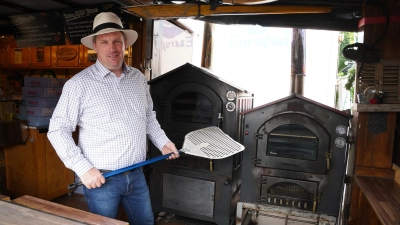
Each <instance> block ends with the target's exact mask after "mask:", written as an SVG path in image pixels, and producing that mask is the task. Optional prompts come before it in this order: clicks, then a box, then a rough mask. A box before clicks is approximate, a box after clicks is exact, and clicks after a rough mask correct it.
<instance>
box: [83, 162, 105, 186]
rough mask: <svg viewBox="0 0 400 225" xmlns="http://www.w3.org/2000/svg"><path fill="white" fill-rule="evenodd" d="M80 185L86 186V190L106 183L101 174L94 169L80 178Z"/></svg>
mask: <svg viewBox="0 0 400 225" xmlns="http://www.w3.org/2000/svg"><path fill="white" fill-rule="evenodd" d="M80 178H81V181H82V184H83V185H85V186H86V188H87V189H91V188H98V187H101V185H102V184H104V183H105V182H106V179H105V178H104V176H103V174H101V173H100V171H99V170H98V169H96V168H94V167H93V168H92V169H90V170H89V171H87V172H86V173H84V174H83V175H82V176H81V177H80Z"/></svg>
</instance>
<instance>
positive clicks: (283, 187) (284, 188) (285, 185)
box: [268, 182, 308, 199]
mask: <svg viewBox="0 0 400 225" xmlns="http://www.w3.org/2000/svg"><path fill="white" fill-rule="evenodd" d="M268 193H269V194H273V195H280V196H288V197H293V198H303V199H308V193H307V191H306V190H304V188H302V187H301V186H300V185H297V184H294V183H290V182H280V183H277V184H274V185H272V186H271V187H270V189H269V190H268Z"/></svg>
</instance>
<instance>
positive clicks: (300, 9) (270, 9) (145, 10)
mask: <svg viewBox="0 0 400 225" xmlns="http://www.w3.org/2000/svg"><path fill="white" fill-rule="evenodd" d="M127 11H129V12H131V13H133V14H135V15H137V16H138V17H142V18H146V19H168V18H179V17H181V18H188V17H200V16H218V15H235V14H236V15H246V14H253V15H254V14H256V15H262V14H305V13H329V12H331V11H332V8H331V7H325V6H269V5H228V6H226V5H223V6H218V7H217V8H216V9H214V10H213V9H211V7H210V5H196V4H181V5H168V4H165V5H148V6H132V7H128V8H127Z"/></svg>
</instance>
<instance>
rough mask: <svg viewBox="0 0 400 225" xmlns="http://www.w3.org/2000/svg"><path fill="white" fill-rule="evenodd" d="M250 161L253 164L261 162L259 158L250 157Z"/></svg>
mask: <svg viewBox="0 0 400 225" xmlns="http://www.w3.org/2000/svg"><path fill="white" fill-rule="evenodd" d="M251 163H253V164H254V165H257V164H260V163H261V159H257V158H255V159H252V160H251Z"/></svg>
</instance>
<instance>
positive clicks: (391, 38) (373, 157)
mask: <svg viewBox="0 0 400 225" xmlns="http://www.w3.org/2000/svg"><path fill="white" fill-rule="evenodd" d="M380 2H382V3H383V4H385V6H386V8H387V10H388V12H389V15H390V16H400V4H399V1H397V0H381V1H380ZM384 15H385V13H384V10H382V9H381V8H380V7H379V6H378V5H375V4H364V7H363V14H362V18H373V17H382V16H384ZM360 32H363V34H364V43H365V44H367V46H372V45H373V44H374V43H376V42H377V41H378V40H379V39H380V38H381V37H382V35H383V34H384V36H383V38H382V39H381V40H380V41H379V42H378V43H377V44H376V45H375V47H374V49H379V55H380V58H381V59H399V58H400V44H399V34H400V23H399V22H391V23H389V27H388V29H387V31H386V33H385V24H384V23H377V24H366V25H364V26H362V27H360ZM376 113H379V114H380V115H381V116H382V115H385V116H386V119H385V120H383V121H380V126H383V127H384V126H386V129H385V130H384V131H382V132H378V133H377V132H373V131H371V129H369V128H368V126H369V123H371V122H372V121H373V118H375V117H374V116H375V115H376ZM397 115H398V113H397V112H379V110H377V112H354V120H353V128H354V129H356V132H355V144H356V152H355V165H354V166H355V171H354V174H355V176H357V175H359V176H371V177H379V178H384V179H395V177H396V179H399V178H397V177H398V176H397V175H396V176H395V170H394V168H395V167H396V165H394V164H393V163H396V164H397V165H400V164H398V163H400V159H399V158H398V157H400V156H399V155H400V153H399V152H400V147H399V146H400V140H399V139H400V136H399V133H398V132H399V131H398V130H396V124H399V122H398V121H397V120H398V116H397ZM375 122H376V121H375ZM397 182H398V183H400V180H398V181H397ZM349 224H350V225H367V224H371V225H372V224H374V225H375V224H378V225H379V224H381V222H380V220H379V219H378V217H377V215H376V214H375V212H374V210H373V209H372V207H371V205H370V203H369V202H368V201H367V199H366V197H365V194H364V193H363V192H362V191H361V189H360V187H359V186H358V185H357V183H356V182H354V180H353V183H352V192H351V204H350V218H349Z"/></svg>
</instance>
